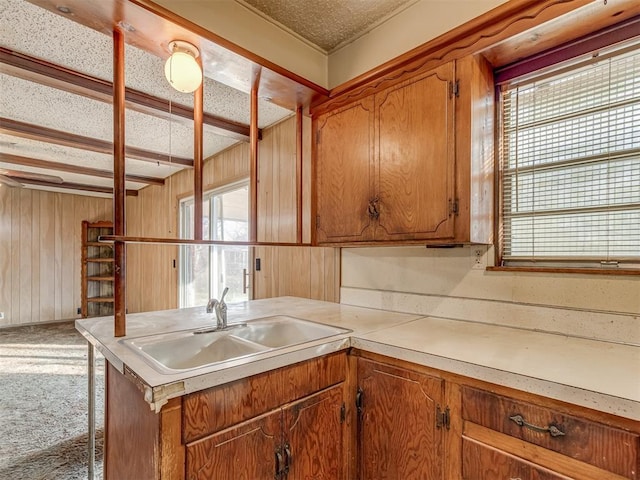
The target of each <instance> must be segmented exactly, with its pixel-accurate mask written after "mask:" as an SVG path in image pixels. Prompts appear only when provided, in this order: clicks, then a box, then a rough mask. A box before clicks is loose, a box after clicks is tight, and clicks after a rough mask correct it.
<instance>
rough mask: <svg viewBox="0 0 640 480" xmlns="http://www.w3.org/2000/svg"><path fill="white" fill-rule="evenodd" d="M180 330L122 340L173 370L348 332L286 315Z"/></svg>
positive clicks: (156, 364) (164, 369) (163, 369)
mask: <svg viewBox="0 0 640 480" xmlns="http://www.w3.org/2000/svg"><path fill="white" fill-rule="evenodd" d="M196 332H198V330H182V331H179V332H172V333H161V334H157V335H148V336H144V337H137V338H131V339H127V340H124V344H125V345H127V346H128V347H129V348H131V349H133V350H134V351H136V352H138V353H139V354H140V355H141V356H142V357H143V358H144V359H145V360H146V361H147V362H148V363H150V364H151V365H152V366H153V367H155V368H156V369H157V370H159V371H161V372H165V373H175V372H179V371H184V370H190V369H194V368H200V367H205V366H210V365H214V364H219V363H222V362H232V361H235V360H240V359H243V358H246V357H249V356H251V355H256V354H258V353H263V352H268V351H272V350H276V349H282V348H286V347H291V346H294V345H300V344H303V343H307V342H312V341H315V340H320V339H323V338H328V337H332V336H336V335H342V334H344V333H348V332H350V330H347V329H344V328H338V327H333V326H331V325H323V324H320V323H315V322H310V321H307V320H301V319H299V318H294V317H289V316H286V315H276V316H271V317H265V318H260V319H257V320H252V321H250V322H247V323H246V324H242V325H230V326H229V328H228V329H226V330H223V331H212V332H207V333H201V331H200V332H198V333H196Z"/></svg>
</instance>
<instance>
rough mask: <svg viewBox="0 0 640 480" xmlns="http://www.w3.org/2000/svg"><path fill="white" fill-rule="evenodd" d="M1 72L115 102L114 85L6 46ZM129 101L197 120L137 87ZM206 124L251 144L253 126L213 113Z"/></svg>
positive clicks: (0, 50)
mask: <svg viewBox="0 0 640 480" xmlns="http://www.w3.org/2000/svg"><path fill="white" fill-rule="evenodd" d="M0 72H3V73H7V74H9V75H12V76H15V77H18V78H22V79H24V80H29V81H32V82H36V83H39V84H40V85H44V86H48V87H53V88H57V89H59V90H63V91H65V92H69V93H74V94H77V95H83V96H85V97H88V98H92V99H94V100H99V101H102V102H107V103H111V102H112V101H113V83H112V82H109V81H107V80H102V79H101V78H98V77H92V76H91V75H87V74H84V73H80V72H77V71H75V70H71V69H69V68H66V67H63V66H61V65H57V64H55V63H51V62H47V61H46V60H42V59H40V58H36V57H32V56H29V55H26V54H24V53H21V52H15V51H13V50H9V49H8V48H5V47H2V46H0ZM125 101H126V104H127V107H128V108H130V109H132V110H136V111H139V112H141V113H146V114H148V115H154V116H157V117H161V118H166V114H167V113H170V114H171V115H174V116H176V117H180V118H183V119H185V123H189V124H190V123H191V120H192V119H193V109H192V108H190V107H188V106H186V105H181V104H176V103H173V102H170V101H169V100H166V99H164V98H160V97H156V96H154V95H150V94H148V93H144V92H141V91H139V90H134V89H133V88H125ZM202 121H203V123H204V124H205V125H206V126H208V127H209V129H208V130H210V131H211V132H212V133H215V134H218V135H224V136H227V137H232V138H235V139H236V140H240V141H243V142H247V141H249V125H245V124H243V123H240V122H234V121H233V120H227V119H225V118H223V117H220V116H218V115H214V114H211V113H204V114H203V118H202ZM260 134H262V131H260Z"/></svg>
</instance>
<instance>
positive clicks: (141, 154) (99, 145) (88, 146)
mask: <svg viewBox="0 0 640 480" xmlns="http://www.w3.org/2000/svg"><path fill="white" fill-rule="evenodd" d="M0 133H5V134H7V135H13V136H16V137H21V138H28V139H30V140H36V141H38V142H46V143H55V144H56V145H62V146H65V147H72V148H79V149H82V150H90V151H92V152H97V153H104V154H107V155H113V143H111V142H108V141H106V140H99V139H97V138H91V137H84V136H82V135H76V134H74V133H68V132H62V131H60V130H53V129H51V128H46V127H41V126H39V125H33V124H30V123H24V122H19V121H17V120H11V119H9V118H4V117H0ZM125 156H126V157H128V158H135V159H136V160H143V161H146V162H159V163H164V164H167V165H172V164H173V165H181V166H183V167H192V168H193V160H191V159H190V158H184V157H174V156H170V155H165V154H164V153H159V152H152V151H150V150H143V149H142V148H136V147H126V148H125Z"/></svg>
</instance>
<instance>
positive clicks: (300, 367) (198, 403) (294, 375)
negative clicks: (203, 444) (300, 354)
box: [182, 352, 347, 443]
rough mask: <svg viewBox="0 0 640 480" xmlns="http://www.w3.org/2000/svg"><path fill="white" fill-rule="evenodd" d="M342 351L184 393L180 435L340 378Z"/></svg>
mask: <svg viewBox="0 0 640 480" xmlns="http://www.w3.org/2000/svg"><path fill="white" fill-rule="evenodd" d="M346 372H347V357H346V353H344V352H341V353H336V354H333V355H327V356H325V357H321V358H314V359H312V360H309V361H306V362H301V363H298V364H295V365H291V366H288V367H283V368H280V369H277V370H272V371H269V372H265V373H262V374H259V375H254V376H252V377H249V378H245V379H242V380H237V381H235V382H231V383H227V384H224V385H220V386H217V387H212V388H208V389H206V390H202V391H200V392H196V393H192V394H189V395H186V396H185V397H184V401H183V405H182V407H183V408H182V412H183V413H182V415H183V417H182V425H183V432H182V439H183V442H184V443H188V442H192V441H194V440H196V439H198V438H202V437H204V436H206V435H209V434H211V433H214V432H217V431H219V430H222V429H223V428H227V427H229V426H231V425H235V424H237V423H240V422H243V421H245V420H249V419H250V418H254V417H257V416H258V415H262V414H263V413H265V412H268V411H270V410H273V409H275V408H277V407H279V406H281V405H284V404H285V403H287V402H292V401H294V400H297V399H299V398H302V397H304V396H306V395H309V394H311V393H314V392H317V391H319V390H322V389H324V388H327V387H330V386H331V385H335V384H337V383H340V382H342V381H344V379H345V377H346Z"/></svg>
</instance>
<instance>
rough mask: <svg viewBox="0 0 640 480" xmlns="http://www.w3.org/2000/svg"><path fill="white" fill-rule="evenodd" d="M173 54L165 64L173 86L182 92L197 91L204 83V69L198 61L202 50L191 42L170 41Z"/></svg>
mask: <svg viewBox="0 0 640 480" xmlns="http://www.w3.org/2000/svg"><path fill="white" fill-rule="evenodd" d="M169 51H170V52H171V56H170V57H169V58H168V59H167V63H165V64H164V74H165V76H166V77H167V80H168V81H169V83H170V84H171V86H172V87H173V88H175V89H176V90H178V91H179V92H182V93H191V92H193V91H195V90H196V89H197V88H198V87H199V86H200V84H201V83H202V69H201V68H200V65H199V64H198V62H197V61H196V58H198V55H200V52H199V51H198V49H197V48H196V47H195V46H194V45H191V44H190V43H189V42H183V41H182V40H174V41H172V42H171V43H169Z"/></svg>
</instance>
